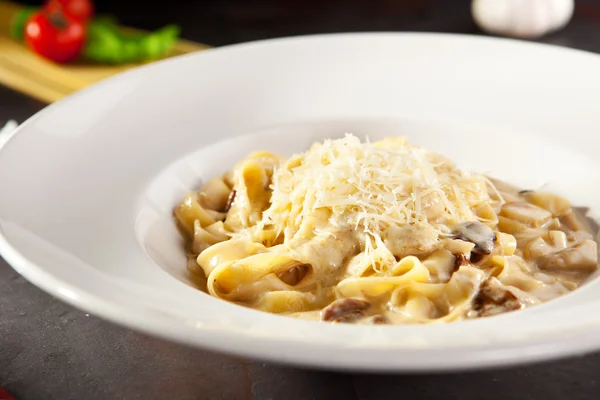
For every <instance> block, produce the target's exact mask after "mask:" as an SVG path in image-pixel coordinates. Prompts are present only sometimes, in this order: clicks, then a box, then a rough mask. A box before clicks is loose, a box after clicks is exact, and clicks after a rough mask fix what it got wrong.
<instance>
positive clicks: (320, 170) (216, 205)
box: [175, 135, 598, 324]
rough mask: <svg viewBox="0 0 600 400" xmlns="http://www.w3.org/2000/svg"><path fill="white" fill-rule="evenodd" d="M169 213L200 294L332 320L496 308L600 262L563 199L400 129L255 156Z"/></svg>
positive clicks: (544, 296)
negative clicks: (490, 172) (478, 170)
mask: <svg viewBox="0 0 600 400" xmlns="http://www.w3.org/2000/svg"><path fill="white" fill-rule="evenodd" d="M175 216H176V219H177V222H178V224H179V225H180V227H181V228H182V231H183V232H184V233H185V235H186V237H187V238H189V243H190V247H189V251H190V263H189V270H190V273H192V274H194V275H195V276H196V277H200V278H202V279H203V280H206V290H207V292H208V293H209V294H210V295H212V296H215V297H218V298H220V299H224V300H228V301H231V302H235V303H238V304H242V305H245V306H247V307H252V308H255V309H258V310H263V311H267V312H272V313H279V314H285V315H290V316H295V317H299V318H310V319H321V320H324V321H331V322H354V323H376V324H380V323H394V324H401V323H431V322H450V321H457V320H462V319H465V318H476V317H484V316H489V315H495V314H499V313H503V312H507V311H513V310H517V309H522V308H524V307H528V306H531V305H535V304H538V303H541V302H545V301H548V300H550V299H553V298H555V297H558V296H561V295H563V294H565V293H567V292H569V291H571V290H573V289H575V288H576V287H577V286H578V285H579V284H580V283H581V282H582V281H583V280H584V279H585V278H587V277H588V276H589V275H590V274H591V273H592V272H593V271H594V270H595V269H596V268H597V265H598V262H597V249H596V242H595V241H594V240H593V238H592V235H591V233H590V229H589V227H588V226H587V225H586V223H585V220H584V219H583V218H581V217H580V216H578V215H577V213H576V211H574V210H573V208H572V207H571V205H570V204H569V202H568V201H567V200H565V199H564V198H562V197H559V196H557V195H554V194H549V193H542V192H532V191H518V190H517V189H515V188H513V187H511V186H509V185H507V184H505V183H503V182H500V181H494V180H492V179H490V178H487V177H485V176H483V175H478V174H473V173H469V172H467V171H465V170H462V169H460V168H457V167H456V166H455V165H454V164H453V163H452V162H451V161H449V160H448V159H446V158H445V157H443V156H441V155H439V154H436V153H432V152H428V151H426V150H424V149H422V148H419V147H416V146H411V145H409V144H408V143H407V141H406V139H404V138H390V139H385V140H383V141H380V142H375V143H368V142H367V143H364V142H361V141H360V140H359V139H358V138H357V137H355V136H352V135H346V136H345V137H344V138H342V139H338V140H326V141H324V142H323V143H315V144H314V145H313V146H312V147H311V148H310V149H309V150H308V151H307V152H305V153H303V154H299V155H295V156H292V157H291V158H289V159H287V160H286V159H284V158H282V157H280V156H278V155H275V154H272V153H269V152H258V153H254V154H251V155H250V156H248V157H247V158H246V159H244V160H242V161H240V162H239V163H238V164H237V165H236V166H235V167H234V168H233V169H232V170H231V171H230V172H229V173H227V174H226V175H224V176H222V177H218V178H213V179H211V180H209V181H208V182H206V184H205V185H204V186H203V187H202V188H201V189H200V190H199V191H198V192H193V193H190V194H188V195H187V197H186V198H185V199H184V200H183V202H182V203H181V204H180V205H179V206H178V207H177V208H176V209H175Z"/></svg>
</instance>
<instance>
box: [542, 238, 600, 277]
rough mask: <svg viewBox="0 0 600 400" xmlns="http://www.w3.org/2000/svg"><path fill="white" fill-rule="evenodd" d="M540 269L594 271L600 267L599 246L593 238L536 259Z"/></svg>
mask: <svg viewBox="0 0 600 400" xmlns="http://www.w3.org/2000/svg"><path fill="white" fill-rule="evenodd" d="M536 263H537V266H538V267H539V268H540V269H546V270H561V271H587V272H591V271H594V270H595V269H596V268H597V267H598V248H597V245H596V242H594V241H593V240H584V241H583V242H581V243H578V244H576V245H575V246H572V247H568V248H566V249H564V250H561V251H558V252H556V253H551V254H547V255H545V256H542V257H540V258H538V259H537V260H536Z"/></svg>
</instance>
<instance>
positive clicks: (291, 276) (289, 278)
mask: <svg viewBox="0 0 600 400" xmlns="http://www.w3.org/2000/svg"><path fill="white" fill-rule="evenodd" d="M288 264H289V265H286V266H284V267H283V268H282V271H281V272H278V273H277V274H276V275H277V277H278V278H279V279H281V280H282V281H283V282H284V283H285V284H287V285H290V286H296V285H297V284H299V283H300V282H302V280H303V279H304V277H305V276H306V275H307V274H308V273H309V272H310V270H311V269H312V266H311V265H310V264H304V263H301V262H300V261H293V262H291V263H288Z"/></svg>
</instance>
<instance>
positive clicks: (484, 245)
mask: <svg viewBox="0 0 600 400" xmlns="http://www.w3.org/2000/svg"><path fill="white" fill-rule="evenodd" d="M452 236H453V237H454V238H455V239H459V240H464V241H465V242H471V243H473V244H474V245H475V247H474V248H473V253H476V254H490V253H491V252H492V250H493V249H494V242H495V240H496V235H495V234H494V231H493V230H492V229H491V228H490V227H489V226H487V225H484V224H482V223H480V222H477V221H473V222H465V223H462V224H459V225H457V226H456V227H455V228H454V232H453V234H452Z"/></svg>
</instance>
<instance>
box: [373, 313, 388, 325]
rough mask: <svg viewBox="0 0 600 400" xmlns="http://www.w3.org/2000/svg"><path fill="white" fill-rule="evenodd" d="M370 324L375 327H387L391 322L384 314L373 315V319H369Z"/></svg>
mask: <svg viewBox="0 0 600 400" xmlns="http://www.w3.org/2000/svg"><path fill="white" fill-rule="evenodd" d="M369 322H370V323H371V324H373V325H386V324H389V323H390V321H389V320H388V319H387V318H386V316H385V315H383V314H377V315H373V316H372V317H371V318H369Z"/></svg>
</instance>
